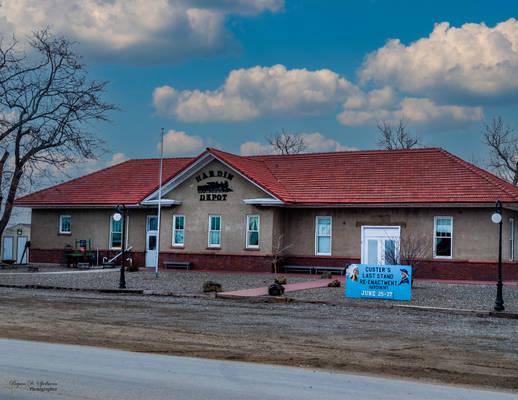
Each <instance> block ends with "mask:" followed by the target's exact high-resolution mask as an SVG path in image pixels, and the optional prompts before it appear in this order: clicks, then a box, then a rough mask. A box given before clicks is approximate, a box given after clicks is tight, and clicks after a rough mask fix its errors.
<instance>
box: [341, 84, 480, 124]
mask: <svg viewBox="0 0 518 400" xmlns="http://www.w3.org/2000/svg"><path fill="white" fill-rule="evenodd" d="M343 107H344V110H343V111H342V112H341V113H340V114H338V115H337V117H336V119H337V120H338V122H340V123H341V124H343V125H348V126H359V125H372V124H375V123H376V122H378V121H381V120H388V121H390V120H399V119H401V118H404V119H408V120H410V121H411V122H412V123H415V124H421V125H425V124H426V125H428V126H429V127H432V126H437V125H441V126H443V127H456V128H457V127H459V125H462V124H469V123H471V122H474V121H480V120H481V119H482V118H483V111H482V107H469V106H459V105H451V104H446V105H440V104H437V103H435V102H434V101H433V100H431V99H428V98H417V97H404V98H400V97H399V96H397V95H396V92H395V91H394V90H393V89H391V88H389V87H385V88H383V89H375V90H372V91H371V92H369V93H363V92H361V91H360V90H358V89H357V90H355V93H354V95H352V96H351V97H349V99H347V101H346V102H344V104H343Z"/></svg>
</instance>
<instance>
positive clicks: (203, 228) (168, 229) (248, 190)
mask: <svg viewBox="0 0 518 400" xmlns="http://www.w3.org/2000/svg"><path fill="white" fill-rule="evenodd" d="M210 171H213V174H214V175H216V176H215V177H209V175H210ZM218 171H221V172H222V173H223V174H225V173H226V174H227V175H226V176H227V177H228V176H229V174H231V175H232V179H231V180H228V179H225V178H224V176H222V177H217V173H218ZM204 173H205V174H206V176H207V177H209V178H207V179H201V180H199V179H200V178H203V174H204ZM197 177H199V179H197ZM211 181H212V182H224V181H228V184H229V187H230V188H231V190H232V191H231V192H228V193H225V194H226V199H225V200H219V201H218V200H215V201H213V200H200V196H201V194H200V193H198V186H200V185H203V184H206V183H207V182H211ZM164 197H165V198H169V199H174V200H179V201H181V202H182V204H181V205H179V206H176V207H173V208H163V212H162V218H161V226H162V228H161V232H162V236H161V238H160V249H161V250H162V251H164V250H171V251H173V250H174V251H180V252H181V251H182V250H185V251H189V252H209V253H218V252H219V253H243V252H248V251H250V250H246V216H247V215H259V217H260V228H259V229H260V230H259V250H258V251H257V252H258V254H270V253H271V251H272V240H271V238H272V230H273V216H274V210H273V209H271V208H260V207H256V206H253V205H246V204H244V202H243V200H244V199H250V198H265V197H268V195H267V194H266V193H265V192H263V191H262V190H260V189H258V188H257V187H256V186H254V185H253V184H251V183H250V182H248V181H247V180H245V179H244V178H242V177H241V176H239V175H238V174H236V173H235V172H234V171H232V170H230V169H229V168H227V167H226V166H224V165H223V164H221V163H219V162H218V161H213V162H211V163H210V164H209V165H207V166H206V167H205V168H203V169H202V170H201V171H200V172H199V173H196V174H195V175H194V176H192V177H191V178H189V179H188V180H186V181H185V182H183V183H182V184H181V185H179V186H178V187H177V188H175V189H174V190H172V191H171V192H170V193H168V194H167V195H166V196H164ZM173 214H178V215H184V216H185V245H184V247H185V249H178V248H172V247H171V244H172V222H173ZM209 215H221V248H220V249H218V250H213V249H208V223H209Z"/></svg>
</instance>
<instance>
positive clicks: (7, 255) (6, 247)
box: [2, 236, 13, 260]
mask: <svg viewBox="0 0 518 400" xmlns="http://www.w3.org/2000/svg"><path fill="white" fill-rule="evenodd" d="M2 250H3V252H2V254H3V256H2V260H13V237H12V236H4V242H3V243H2Z"/></svg>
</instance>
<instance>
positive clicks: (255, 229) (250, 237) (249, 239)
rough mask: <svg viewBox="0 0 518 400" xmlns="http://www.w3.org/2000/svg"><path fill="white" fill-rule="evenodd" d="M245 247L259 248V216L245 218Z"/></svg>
mask: <svg viewBox="0 0 518 400" xmlns="http://www.w3.org/2000/svg"><path fill="white" fill-rule="evenodd" d="M246 247H247V248H258V247H259V215H247V216H246Z"/></svg>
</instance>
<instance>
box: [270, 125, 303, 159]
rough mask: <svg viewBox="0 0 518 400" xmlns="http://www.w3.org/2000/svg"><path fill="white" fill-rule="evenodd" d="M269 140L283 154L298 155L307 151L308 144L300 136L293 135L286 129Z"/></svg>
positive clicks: (271, 136)
mask: <svg viewBox="0 0 518 400" xmlns="http://www.w3.org/2000/svg"><path fill="white" fill-rule="evenodd" d="M267 140H268V143H269V144H270V145H271V146H273V148H274V149H275V150H276V151H278V152H280V153H281V154H298V153H302V152H304V150H306V144H305V143H304V139H303V138H302V136H301V135H300V134H296V133H291V132H288V131H286V130H284V129H283V130H282V131H281V132H275V133H274V134H272V135H270V136H268V137H267Z"/></svg>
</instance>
